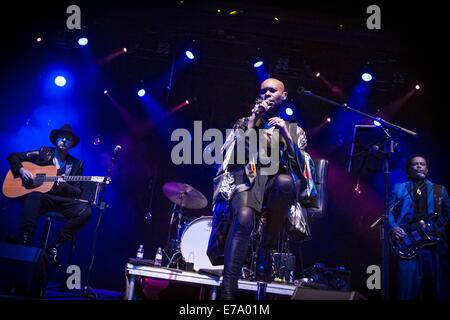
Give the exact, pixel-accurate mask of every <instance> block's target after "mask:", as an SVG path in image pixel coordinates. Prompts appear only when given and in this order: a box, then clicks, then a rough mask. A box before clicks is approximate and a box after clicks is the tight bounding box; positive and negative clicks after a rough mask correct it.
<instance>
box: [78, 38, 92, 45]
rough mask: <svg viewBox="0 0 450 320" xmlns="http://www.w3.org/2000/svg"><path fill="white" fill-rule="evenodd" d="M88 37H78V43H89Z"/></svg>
mask: <svg viewBox="0 0 450 320" xmlns="http://www.w3.org/2000/svg"><path fill="white" fill-rule="evenodd" d="M88 42H89V41H88V39H87V38H80V39H78V44H79V45H80V46H85V45H87V44H88Z"/></svg>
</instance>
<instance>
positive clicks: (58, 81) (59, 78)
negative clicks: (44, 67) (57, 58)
mask: <svg viewBox="0 0 450 320" xmlns="http://www.w3.org/2000/svg"><path fill="white" fill-rule="evenodd" d="M66 83H67V81H66V78H64V77H63V76H57V77H56V78H55V84H56V85H57V86H58V87H64V86H65V85H66Z"/></svg>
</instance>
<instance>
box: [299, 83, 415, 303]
mask: <svg viewBox="0 0 450 320" xmlns="http://www.w3.org/2000/svg"><path fill="white" fill-rule="evenodd" d="M297 93H298V94H299V95H302V94H303V95H306V96H308V97H312V98H315V99H317V100H320V101H323V102H326V103H328V104H331V105H334V106H336V107H340V108H343V109H346V110H348V111H351V112H354V113H358V114H360V115H362V116H364V117H366V118H369V119H372V120H376V121H378V123H380V127H381V129H382V130H383V132H384V135H385V140H384V150H383V152H382V154H383V172H384V211H383V214H382V215H381V217H380V218H379V219H377V221H375V222H374V223H373V224H372V225H371V227H372V228H373V227H374V226H375V225H377V224H379V225H380V241H381V283H382V285H381V286H382V287H381V290H382V291H381V295H382V299H383V300H389V238H388V237H389V232H388V230H389V226H388V215H389V204H388V203H389V173H390V171H389V170H390V167H389V158H390V154H391V153H394V152H395V149H396V148H397V147H398V144H397V143H396V142H395V141H394V140H393V138H392V135H391V134H390V133H389V130H388V128H390V129H394V130H398V131H400V132H404V133H407V134H409V135H411V136H414V137H415V136H417V133H416V132H414V131H411V130H409V129H406V128H403V127H401V126H399V125H396V124H393V123H391V122H388V121H386V120H383V119H382V118H380V117H375V116H372V115H370V114H368V113H365V112H362V111H360V110H357V109H354V108H351V107H350V106H348V105H347V104H346V103H345V104H340V103H338V102H336V101H333V100H330V99H328V98H324V97H321V96H319V95H317V94H314V93H312V92H311V91H309V90H305V88H303V87H300V88H298V89H297Z"/></svg>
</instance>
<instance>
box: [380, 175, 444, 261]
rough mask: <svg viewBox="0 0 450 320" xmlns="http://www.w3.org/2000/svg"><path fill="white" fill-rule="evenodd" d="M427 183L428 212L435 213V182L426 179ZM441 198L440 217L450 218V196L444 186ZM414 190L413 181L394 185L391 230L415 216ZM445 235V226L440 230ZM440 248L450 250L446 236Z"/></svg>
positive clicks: (390, 200)
mask: <svg viewBox="0 0 450 320" xmlns="http://www.w3.org/2000/svg"><path fill="white" fill-rule="evenodd" d="M425 182H426V184H427V190H428V196H427V206H428V214H430V215H431V214H433V213H434V212H435V208H434V201H435V200H434V186H435V185H434V184H433V183H432V182H431V181H429V180H425ZM439 198H440V199H441V201H442V217H440V218H446V219H449V218H450V198H449V196H448V193H447V190H446V189H445V187H442V189H441V194H440V196H439ZM413 199H414V190H413V182H412V181H406V182H403V183H399V184H396V185H394V188H393V190H392V192H391V195H390V199H389V209H390V210H389V217H388V219H389V230H391V229H392V228H394V227H401V226H402V225H404V224H408V223H410V222H411V221H412V219H413V217H414V202H413ZM440 231H442V233H443V234H444V236H445V237H446V235H445V227H442V229H441V230H440ZM438 250H439V252H440V253H447V252H448V245H447V239H446V238H444V239H443V241H441V242H440V243H439V244H438Z"/></svg>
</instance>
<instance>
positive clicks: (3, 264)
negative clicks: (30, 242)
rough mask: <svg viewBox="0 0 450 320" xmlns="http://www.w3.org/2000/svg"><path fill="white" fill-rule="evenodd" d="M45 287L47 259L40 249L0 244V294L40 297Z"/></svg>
mask: <svg viewBox="0 0 450 320" xmlns="http://www.w3.org/2000/svg"><path fill="white" fill-rule="evenodd" d="M46 286H47V258H46V255H45V253H44V250H42V249H41V248H36V247H31V246H23V245H18V244H10V243H4V242H0V292H2V293H6V294H14V295H17V296H25V297H36V298H39V297H42V295H43V294H44V291H45V288H46Z"/></svg>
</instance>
